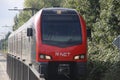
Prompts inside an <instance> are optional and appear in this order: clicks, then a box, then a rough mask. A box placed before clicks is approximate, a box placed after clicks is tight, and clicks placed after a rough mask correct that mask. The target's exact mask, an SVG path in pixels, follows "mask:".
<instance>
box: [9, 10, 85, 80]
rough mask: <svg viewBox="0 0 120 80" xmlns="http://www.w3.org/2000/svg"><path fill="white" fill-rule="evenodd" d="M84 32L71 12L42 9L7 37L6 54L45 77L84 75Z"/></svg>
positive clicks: (74, 13)
mask: <svg viewBox="0 0 120 80" xmlns="http://www.w3.org/2000/svg"><path fill="white" fill-rule="evenodd" d="M86 33H87V31H86V25H85V21H84V20H83V18H82V16H81V15H79V14H78V12H77V11H76V10H74V9H68V8H43V9H41V10H40V11H39V12H38V13H37V14H35V15H34V16H33V17H32V18H31V19H30V20H29V21H27V22H26V23H25V24H24V25H22V26H21V27H20V28H19V29H18V30H16V31H15V32H13V33H12V34H11V35H10V36H9V40H8V53H9V54H13V55H15V56H18V57H20V58H21V59H25V60H26V62H27V63H32V64H33V65H34V67H35V68H36V69H37V70H38V71H39V73H40V74H41V75H42V76H43V77H45V78H53V77H58V76H59V77H60V76H62V75H64V76H67V77H69V78H78V77H80V76H84V75H85V74H86V63H87V34H86Z"/></svg>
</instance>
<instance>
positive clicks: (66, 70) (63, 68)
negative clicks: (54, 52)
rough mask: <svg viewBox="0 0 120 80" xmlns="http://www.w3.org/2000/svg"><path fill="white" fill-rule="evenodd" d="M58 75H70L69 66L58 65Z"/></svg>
mask: <svg viewBox="0 0 120 80" xmlns="http://www.w3.org/2000/svg"><path fill="white" fill-rule="evenodd" d="M58 74H59V75H69V74H70V65H69V64H59V65H58Z"/></svg>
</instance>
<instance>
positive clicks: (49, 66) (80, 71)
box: [39, 62, 87, 78]
mask: <svg viewBox="0 0 120 80" xmlns="http://www.w3.org/2000/svg"><path fill="white" fill-rule="evenodd" d="M39 72H40V74H42V75H44V77H45V78H53V77H54V78H55V77H56V78H57V77H59V76H69V77H70V78H75V77H76V78H78V77H80V76H85V75H86V73H87V63H86V62H42V63H40V66H39Z"/></svg>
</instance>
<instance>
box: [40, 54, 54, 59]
mask: <svg viewBox="0 0 120 80" xmlns="http://www.w3.org/2000/svg"><path fill="white" fill-rule="evenodd" d="M40 59H47V60H51V59H52V57H51V56H48V55H45V54H40Z"/></svg>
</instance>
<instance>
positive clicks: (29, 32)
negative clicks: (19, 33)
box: [27, 28, 33, 37]
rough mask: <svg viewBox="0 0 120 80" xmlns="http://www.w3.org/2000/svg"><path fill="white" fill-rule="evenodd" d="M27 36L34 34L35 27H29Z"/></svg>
mask: <svg viewBox="0 0 120 80" xmlns="http://www.w3.org/2000/svg"><path fill="white" fill-rule="evenodd" d="M27 36H28V37H30V36H33V29H32V28H27Z"/></svg>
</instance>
